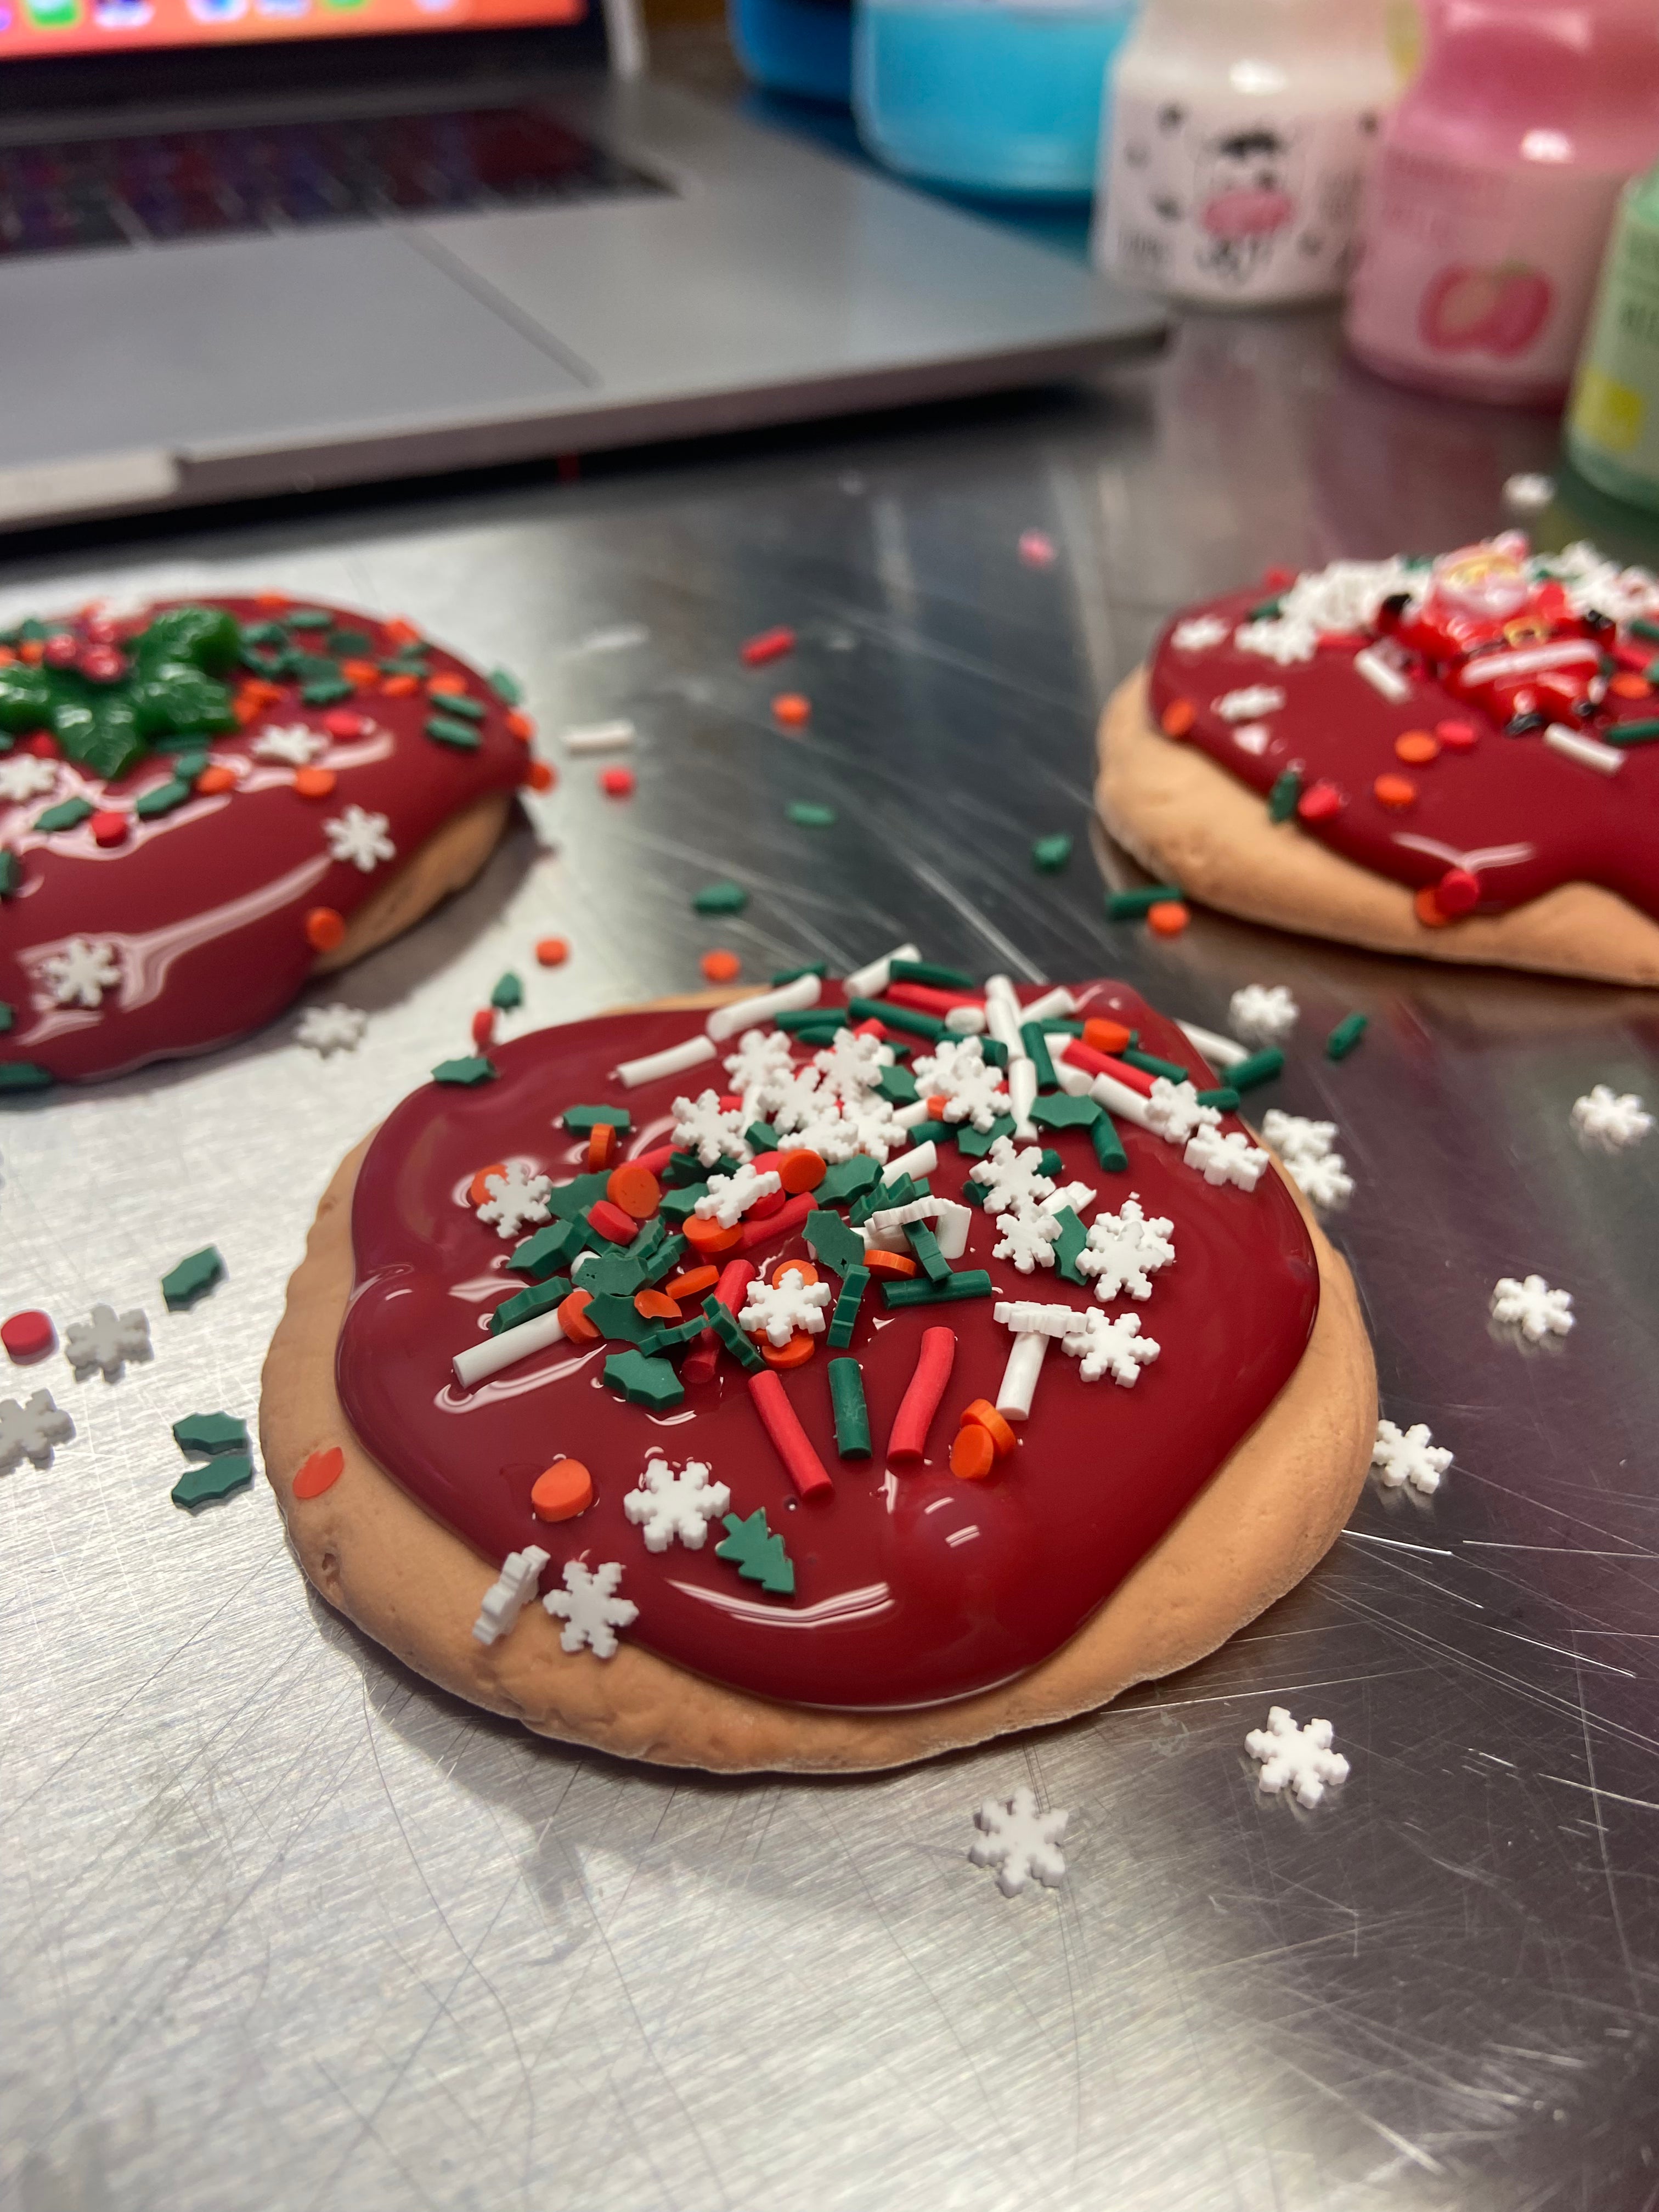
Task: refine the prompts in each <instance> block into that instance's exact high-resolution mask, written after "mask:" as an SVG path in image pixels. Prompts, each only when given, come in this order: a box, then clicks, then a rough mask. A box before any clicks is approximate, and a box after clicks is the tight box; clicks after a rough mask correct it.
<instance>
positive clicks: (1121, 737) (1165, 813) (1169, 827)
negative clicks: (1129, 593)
mask: <svg viewBox="0 0 1659 2212" xmlns="http://www.w3.org/2000/svg"><path fill="white" fill-rule="evenodd" d="M1099 750H1100V774H1099V777H1098V780H1097V782H1096V785H1095V800H1096V804H1097V806H1098V808H1099V810H1100V817H1101V819H1102V821H1103V822H1104V823H1105V825H1106V827H1107V829H1109V831H1110V833H1111V835H1112V836H1114V837H1115V839H1116V840H1117V842H1118V843H1119V844H1120V845H1121V846H1123V847H1124V848H1125V849H1126V850H1127V851H1128V852H1130V853H1132V854H1133V855H1134V857H1135V859H1136V860H1139V862H1140V863H1141V865H1142V866H1143V867H1146V868H1148V869H1150V870H1151V871H1152V873H1153V874H1154V875H1156V876H1164V877H1167V878H1170V880H1172V881H1173V882H1176V883H1178V884H1180V885H1181V887H1182V890H1184V891H1187V892H1188V893H1189V894H1190V895H1191V896H1193V897H1194V898H1196V899H1200V900H1202V901H1203V902H1204V903H1205V904H1206V905H1207V906H1213V907H1219V908H1221V909H1222V910H1223V911H1224V912H1225V913H1227V914H1237V915H1243V916H1244V918H1245V919H1246V920H1247V921H1261V922H1267V923H1270V924H1271V925H1272V926H1273V927H1274V928H1276V929H1290V930H1295V931H1297V932H1298V933H1300V934H1302V935H1304V936H1311V937H1328V938H1334V939H1337V940H1338V941H1340V943H1343V944H1346V945H1365V946H1367V947H1369V948H1370V950H1371V951H1376V952H1409V953H1413V954H1415V955H1416V956H1417V957H1418V958H1419V959H1423V960H1450V961H1458V962H1462V963H1474V964H1475V965H1479V966H1484V967H1498V968H1527V969H1534V970H1536V971H1538V972H1540V973H1541V974H1545V975H1577V976H1582V977H1589V978H1593V979H1595V980H1596V981H1602V982H1608V983H1638V984H1659V923H1656V922H1653V921H1650V920H1649V919H1648V917H1647V916H1646V915H1644V914H1641V913H1639V912H1638V910H1637V908H1634V907H1633V906H1631V905H1629V904H1628V903H1627V902H1626V901H1625V900H1624V899H1622V898H1620V897H1619V896H1618V895H1617V893H1615V892H1613V891H1609V890H1602V889H1601V887H1600V886H1599V885H1598V884H1562V885H1561V886H1560V888H1559V890H1553V891H1549V892H1547V893H1546V894H1545V896H1543V897H1542V898H1538V899H1534V900H1532V901H1531V902H1529V903H1528V905H1526V906H1521V907H1516V908H1514V909H1513V911H1512V912H1510V913H1509V914H1504V915H1494V916H1490V917H1488V916H1476V917H1475V918H1474V919H1473V920H1470V921H1458V922H1453V923H1452V924H1450V925H1449V927H1446V928H1444V929H1425V927H1424V926H1423V924H1422V923H1421V922H1420V921H1419V920H1418V919H1417V915H1416V913H1415V911H1414V910H1413V905H1412V895H1411V893H1410V892H1409V891H1408V890H1406V889H1405V888H1404V887H1403V886H1402V885H1401V884H1394V883H1390V882H1389V879H1388V878H1387V877H1385V876H1376V875H1373V874H1372V873H1371V872H1370V870H1369V869H1368V868H1362V867H1360V866H1358V864H1357V863H1356V862H1354V861H1352V860H1344V859H1343V858H1342V857H1341V855H1340V854H1337V853H1333V852H1331V851H1329V850H1328V848H1326V847H1325V846H1323V845H1321V844H1318V843H1316V842H1315V840H1314V839H1313V838H1311V837H1306V836H1303V835H1302V834H1301V832H1300V831H1299V830H1297V829H1296V827H1295V826H1294V825H1293V824H1292V823H1275V822H1270V821H1269V820H1268V818H1267V810H1266V808H1265V807H1264V806H1263V805H1262V803H1261V799H1260V798H1259V797H1258V796H1257V795H1256V793H1255V792H1253V791H1251V790H1250V789H1249V787H1248V786H1247V785H1245V784H1243V783H1241V782H1239V781H1237V778H1236V777H1234V776H1231V775H1228V773H1227V771H1226V770H1225V769H1224V768H1219V767H1218V766H1217V765H1216V763H1215V762H1213V761H1212V760H1211V759H1210V758H1209V757H1208V756H1207V755H1206V754H1205V753H1203V752H1200V750H1199V749H1198V747H1197V746H1196V745H1190V744H1176V742H1174V741H1173V740H1172V739H1170V738H1166V737H1165V736H1164V733H1163V732H1162V731H1161V730H1158V729H1156V728H1155V727H1154V726H1153V725H1152V721H1151V720H1150V719H1149V717H1148V715H1147V712H1146V671H1145V670H1144V669H1143V670H1139V671H1137V672H1136V673H1135V674H1134V675H1133V676H1132V677H1130V678H1128V679H1127V682H1125V683H1123V684H1120V685H1119V686H1118V688H1117V690H1116V691H1115V692H1114V694H1113V695H1112V697H1111V699H1110V700H1109V702H1108V704H1107V708H1106V712H1105V713H1104V714H1103V716H1102V717H1101V722H1100V738H1099Z"/></svg>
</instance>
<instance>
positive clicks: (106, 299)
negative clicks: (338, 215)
mask: <svg viewBox="0 0 1659 2212" xmlns="http://www.w3.org/2000/svg"><path fill="white" fill-rule="evenodd" d="M0 304H3V313H0V470H4V469H11V468H20V467H25V466H33V465H36V464H39V463H41V462H44V461H50V460H52V459H55V458H57V457H58V456H68V455H73V454H84V453H88V452H102V453H123V452H131V451H135V450H138V449H143V448H157V447H159V448H161V449H162V450H163V451H165V452H169V453H178V454H179V455H181V456H182V455H190V456H195V457H198V458H200V459H212V458H213V457H215V456H216V455H220V454H226V455H228V454H234V453H242V452H246V451H248V450H249V449H253V450H260V449H265V450H268V449H269V448H270V447H272V446H277V447H280V446H281V445H283V443H285V442H287V441H295V442H296V443H301V444H303V445H307V446H312V445H315V444H316V443H318V442H319V441H324V440H330V439H333V438H342V439H347V438H349V439H362V438H367V437H373V436H380V435H387V434H393V435H395V434H396V433H398V432H400V431H406V430H410V429H412V428H420V427H423V426H430V427H436V426H439V425H441V424H443V423H445V422H451V421H453V420H455V419H457V417H459V418H461V419H465V420H469V421H476V420H477V419H478V418H480V417H484V418H488V417H489V416H491V415H492V414H495V412H497V411H498V410H500V411H501V412H509V411H516V410H525V409H534V408H537V407H538V406H541V405H544V404H546V402H547V401H548V400H549V399H550V398H554V397H556V396H557V395H559V394H562V393H568V392H576V391H580V390H581V389H582V388H583V387H584V386H586V385H587V384H589V383H591V382H592V381H593V379H592V375H591V374H590V373H589V372H588V371H587V370H586V368H585V367H584V365H583V364H582V363H581V362H579V361H575V360H574V359H572V358H571V357H570V356H568V354H567V353H565V352H564V351H563V349H561V348H560V347H559V346H558V345H557V344H556V342H555V341H554V340H553V339H552V338H551V337H550V336H549V335H548V334H547V333H545V332H544V331H542V330H541V329H540V328H539V327H538V325H536V324H535V323H534V322H532V321H531V320H530V319H528V318H526V317H523V316H520V315H519V314H517V313H514V311H513V310H512V309H511V308H510V307H507V305H506V303H504V302H502V303H499V304H496V303H495V302H494V301H493V295H491V294H490V292H489V289H488V288H487V287H486V286H483V285H482V284H480V286H479V287H478V288H477V289H474V288H473V287H472V286H471V285H469V284H464V283H460V282H458V281H457V280H456V278H454V277H453V276H450V275H448V274H447V273H446V271H445V270H444V269H443V268H441V267H440V266H438V265H436V264H435V263H434V262H433V261H431V260H428V258H426V256H425V255H424V254H423V253H422V252H421V251H420V250H419V249H418V248H417V247H416V246H414V245H413V244H411V243H410V240H409V239H408V237H407V236H406V235H403V234H399V233H398V232H397V231H395V230H390V229H385V228H372V229H370V228H358V227H356V226H353V227H352V228H349V229H342V230H339V231H337V232H330V231H326V230H321V229H313V230H307V232H305V233H304V234H301V235H298V236H289V237H283V236H277V237H270V236H264V237H239V238H229V239H223V240H219V239H214V240H197V241H193V242H191V244H190V245H188V246H153V247H149V248H140V249H137V250H128V251H120V252H109V253H75V254H65V255H63V256H61V257H59V256H52V257H42V258H39V259H29V260H19V261H15V262H13V263H10V264H7V265H6V266H5V267H4V268H3V271H0Z"/></svg>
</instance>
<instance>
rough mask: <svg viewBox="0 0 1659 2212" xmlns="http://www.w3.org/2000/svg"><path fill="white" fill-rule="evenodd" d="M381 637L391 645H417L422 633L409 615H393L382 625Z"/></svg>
mask: <svg viewBox="0 0 1659 2212" xmlns="http://www.w3.org/2000/svg"><path fill="white" fill-rule="evenodd" d="M380 635H381V636H382V637H384V638H385V639H386V642H387V644H389V645H415V644H417V643H418V642H419V641H420V635H421V633H420V632H419V630H417V629H416V627H415V625H414V623H412V622H410V619H409V617H407V615H393V616H392V617H391V618H390V619H389V620H388V621H386V622H383V623H381V624H380Z"/></svg>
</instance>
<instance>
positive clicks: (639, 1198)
mask: <svg viewBox="0 0 1659 2212" xmlns="http://www.w3.org/2000/svg"><path fill="white" fill-rule="evenodd" d="M605 1196H606V1197H607V1198H608V1199H609V1200H611V1204H612V1206H621V1208H622V1210H623V1212H624V1213H631V1214H632V1215H633V1217H634V1218H635V1221H649V1220H650V1218H651V1217H652V1215H653V1213H654V1212H656V1210H657V1208H658V1207H659V1206H660V1205H661V1204H662V1185H661V1184H660V1183H659V1182H658V1181H657V1178H656V1177H655V1176H653V1174H652V1172H651V1170H650V1169H649V1168H642V1167H641V1165H640V1164H639V1162H638V1161H637V1160H627V1161H624V1162H623V1165H622V1166H621V1167H619V1168H617V1170H615V1171H614V1172H613V1173H612V1175H611V1180H610V1182H608V1183H606V1185H605Z"/></svg>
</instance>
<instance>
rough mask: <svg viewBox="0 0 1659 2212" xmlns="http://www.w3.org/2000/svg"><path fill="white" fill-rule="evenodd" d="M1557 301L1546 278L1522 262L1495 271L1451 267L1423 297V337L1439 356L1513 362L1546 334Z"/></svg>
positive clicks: (1420, 326)
mask: <svg viewBox="0 0 1659 2212" xmlns="http://www.w3.org/2000/svg"><path fill="white" fill-rule="evenodd" d="M1553 296H1554V295H1553V292H1552V290H1551V287H1550V281H1549V279H1548V277H1547V276H1545V275H1543V273H1542V272H1541V270H1536V269H1530V268H1528V266H1527V265H1526V264H1525V263H1524V262H1508V263H1505V264H1503V265H1501V266H1499V267H1498V268H1496V269H1474V268H1470V267H1468V266H1467V265H1463V264H1452V265H1451V266H1450V267H1449V268H1445V269H1443V270H1440V271H1439V272H1438V274H1437V276H1434V277H1433V278H1432V279H1431V282H1430V283H1429V285H1428V287H1427V289H1425V292H1424V295H1423V302H1422V306H1421V307H1419V311H1418V318H1417V320H1418V330H1419V335H1420V337H1422V340H1423V343H1424V344H1425V345H1426V346H1428V347H1430V348H1431V349H1433V350H1434V351H1435V352H1437V353H1462V352H1466V351H1472V350H1478V351H1480V352H1481V353H1486V354H1492V355H1495V356H1497V357H1498V359H1500V360H1504V361H1510V360H1513V359H1514V358H1515V356H1516V355H1517V354H1522V353H1524V352H1525V351H1526V349H1527V348H1528V346H1529V345H1531V343H1533V341H1534V339H1535V338H1536V337H1537V336H1538V334H1539V332H1540V331H1541V330H1542V329H1543V327H1544V325H1545V323H1546V322H1547V320H1548V318H1549V312H1550V307H1551V305H1552V303H1553Z"/></svg>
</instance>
